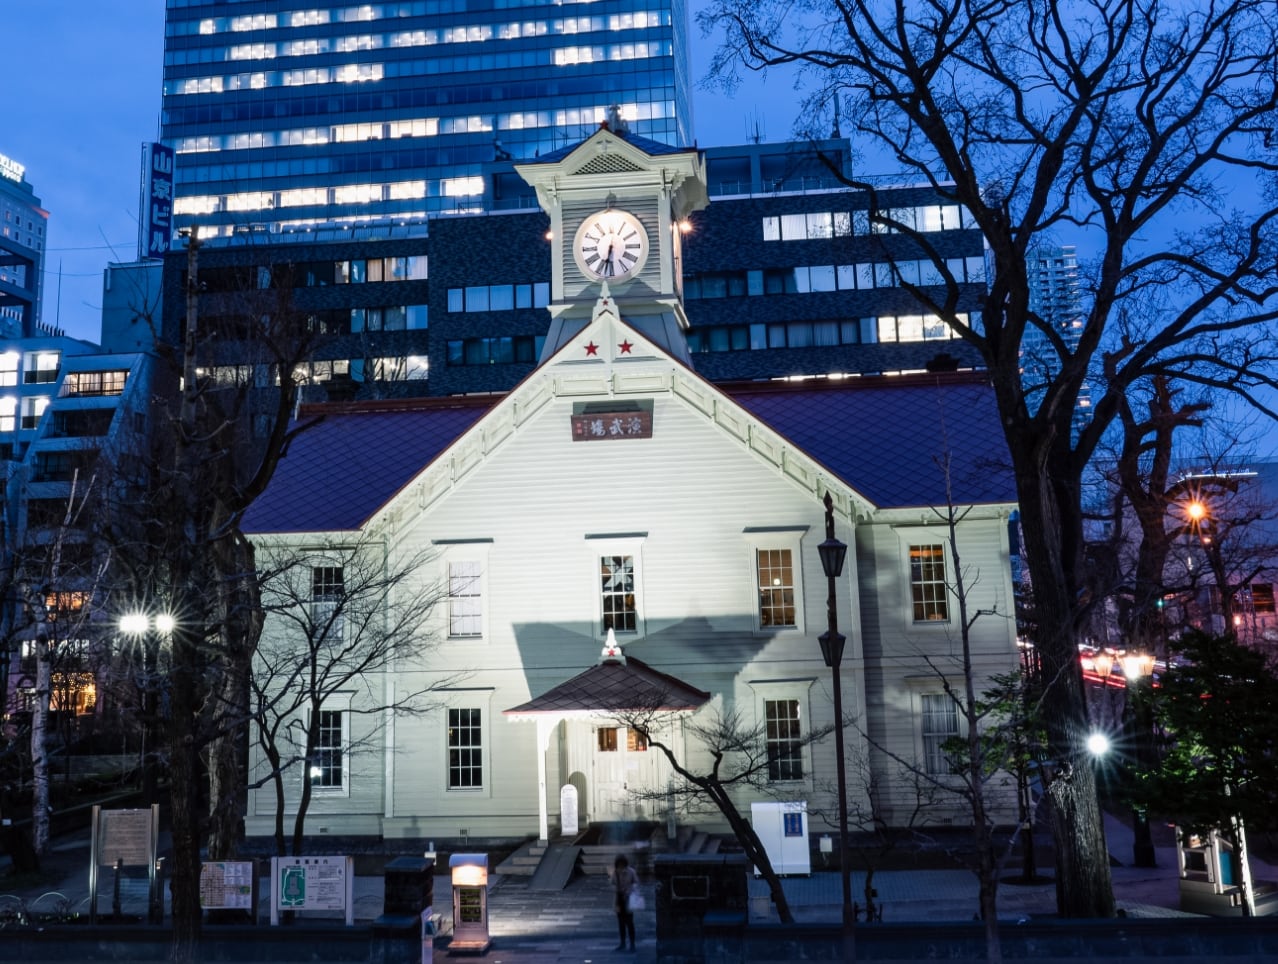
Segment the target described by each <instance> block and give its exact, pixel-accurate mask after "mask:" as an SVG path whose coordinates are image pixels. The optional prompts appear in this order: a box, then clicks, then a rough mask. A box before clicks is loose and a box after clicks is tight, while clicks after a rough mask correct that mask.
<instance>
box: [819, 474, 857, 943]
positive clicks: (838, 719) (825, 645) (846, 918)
mask: <svg viewBox="0 0 1278 964" xmlns="http://www.w3.org/2000/svg"><path fill="white" fill-rule="evenodd" d="M817 552H819V553H820V554H821V568H822V569H824V570H825V578H826V581H827V583H828V584H829V595H828V597H827V599H826V619H827V620H828V623H829V628H828V629H826V631H825V632H824V633H822V634H821V636H820V637H818V639H819V641H820V643H821V656H822V657H823V658H824V659H825V665H826V666H828V667H830V670H831V676H832V679H833V684H834V753H835V757H834V765H835V772H836V773H837V775H838V781H839V877H840V878H841V880H842V883H843V945H844V951H843V959H844V960H846V961H851V960H853V959H854V956H855V951H854V949H853V943H852V941H853V937H852V930H853V925H854V924H855V923H856V915H855V913H854V912H853V909H852V869H851V867H849V866H848V778H847V766H846V763H845V762H844V755H843V679H842V673H841V672H840V669H839V667H840V665H841V664H842V662H843V644H844V643H846V642H847V637H845V636H843V635H841V634H840V633H839V616H838V612H837V610H836V608H835V599H834V581H835V580H836V579H837V578H838V577H839V575H840V574H841V573H842V572H843V561H844V560H845V559H846V558H847V555H848V547H847V545H846V543H843V542H840V541H839V540H838V539H836V538H834V499H833V498H831V497H830V493H829V492H828V491H827V492H826V493H825V541H824V542H823V543H821V544H820V545H819V546H817Z"/></svg>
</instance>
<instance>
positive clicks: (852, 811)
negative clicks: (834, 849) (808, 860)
mask: <svg viewBox="0 0 1278 964" xmlns="http://www.w3.org/2000/svg"><path fill="white" fill-rule="evenodd" d="M847 775H848V785H849V786H852V787H856V788H857V789H858V791H860V792H858V793H857V794H855V795H853V796H852V798H851V799H850V800H849V801H848V850H849V851H855V852H856V854H857V857H858V860H859V863H860V864H861V865H862V866H864V867H865V879H864V881H863V883H862V888H861V894H862V896H863V897H864V898H865V919H866V920H867V921H872V920H880V921H881V920H882V919H883V906H882V905H881V904H879V903H878V891H877V889H876V888H875V886H874V875H875V872H876V871H877V870H878V868H879V867H880V866H881V865H882V864H883V862H884V861H885V860H886V859H887V858H888V857H889V856H890V855H891V854H892V853H893V852H894V851H895V850H896V849H897V848H898V847H900V846H901V845H902V844H904V843H906V842H907V841H909V840H911V839H921V838H922V837H923V835H924V831H923V830H922V827H923V826H925V825H926V823H927V821H928V818H929V816H930V815H931V814H932V812H933V811H934V810H935V808H936V807H937V805H938V803H939V802H940V801H941V799H942V797H943V796H944V795H943V794H942V792H941V791H940V789H939V788H938V787H937V785H936V783H935V782H934V781H932V780H929V779H926V778H924V777H923V776H922V775H921V774H919V773H918V772H917V770H916V768H914V767H908V766H900V765H898V766H896V767H895V772H894V773H891V774H885V773H883V772H881V770H879V769H876V768H875V766H874V764H873V762H872V761H871V759H870V756H869V754H867V753H859V752H852V753H849V754H848V761H847ZM902 787H904V788H906V793H907V794H908V796H909V800H910V803H909V811H908V813H907V814H906V816H905V818H904V819H903V820H902V819H901V817H900V811H899V810H898V812H897V813H896V814H893V817H892V819H891V820H889V819H888V817H887V816H886V815H885V812H884V808H883V806H882V805H881V801H882V799H883V796H884V794H886V793H889V792H892V791H893V790H895V789H899V788H902ZM822 789H823V790H824V792H825V794H826V798H827V799H834V796H835V794H836V793H837V792H838V788H837V787H836V786H834V785H833V784H827V785H825V786H824V787H823V788H822ZM808 812H809V814H810V815H811V818H812V819H813V820H814V821H816V820H819V821H821V822H822V823H823V824H824V825H825V826H827V827H829V828H830V829H832V830H835V831H836V832H837V830H838V828H839V816H838V812H837V810H834V809H832V808H826V807H820V806H814V807H809V808H808ZM854 910H855V908H854Z"/></svg>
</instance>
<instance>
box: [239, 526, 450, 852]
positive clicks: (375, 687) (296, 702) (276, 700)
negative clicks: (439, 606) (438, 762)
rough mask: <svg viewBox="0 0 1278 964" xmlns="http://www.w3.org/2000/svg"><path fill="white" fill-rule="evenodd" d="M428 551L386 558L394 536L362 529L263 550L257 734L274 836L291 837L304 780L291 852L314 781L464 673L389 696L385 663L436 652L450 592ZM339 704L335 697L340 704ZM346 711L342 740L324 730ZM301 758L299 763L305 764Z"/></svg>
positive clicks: (424, 707) (298, 845)
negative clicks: (291, 785)
mask: <svg viewBox="0 0 1278 964" xmlns="http://www.w3.org/2000/svg"><path fill="white" fill-rule="evenodd" d="M427 561H428V557H427V556H426V555H424V554H419V555H415V556H412V557H411V558H407V559H404V560H399V561H390V562H388V560H387V557H386V547H385V546H384V545H383V544H382V543H381V542H379V541H377V540H374V539H372V538H368V537H361V538H359V539H357V540H355V541H353V542H350V543H328V544H325V545H323V546H319V547H312V546H308V547H306V548H304V549H300V550H299V549H295V548H293V547H272V548H268V549H265V550H262V551H260V552H259V553H258V563H259V565H260V566H261V567H262V573H263V582H262V606H263V611H264V612H265V613H266V618H267V629H266V632H265V633H264V635H263V638H262V640H261V641H260V642H259V644H258V647H257V651H256V653H255V655H254V659H253V673H252V679H251V685H252V688H253V717H254V724H255V726H254V734H255V739H256V742H257V745H258V747H259V749H260V750H261V753H262V756H263V758H264V760H265V762H266V772H265V774H264V775H263V776H261V777H260V778H259V779H258V780H256V781H255V782H254V783H253V784H252V786H263V785H265V784H268V783H269V784H270V785H271V786H272V787H273V788H274V791H275V847H276V852H277V853H278V854H279V855H280V856H283V855H285V854H286V853H289V850H288V849H287V848H286V841H285V823H284V821H285V814H286V811H287V808H286V802H287V798H288V795H289V794H288V785H287V784H286V778H288V777H290V776H293V777H295V778H296V779H295V782H296V784H297V785H298V787H299V790H300V796H299V797H298V799H297V809H296V812H295V815H294V817H293V827H292V839H291V846H292V851H291V852H292V853H293V854H294V855H298V854H301V853H302V848H303V846H304V843H305V826H306V815H307V812H308V809H309V807H310V804H311V801H312V789H313V787H315V786H323V785H325V783H326V782H327V781H329V780H330V779H332V778H335V777H345V778H349V771H348V769H347V768H349V766H350V761H351V760H352V759H354V758H357V757H358V755H359V754H358V751H359V750H360V749H361V748H370V747H373V746H375V745H376V741H377V738H378V736H379V734H380V733H382V731H383V730H384V728H385V726H386V724H387V722H388V720H389V718H390V717H392V716H406V715H412V716H417V715H421V714H422V713H425V712H427V711H429V710H431V709H432V708H434V707H435V705H436V704H435V703H434V701H432V699H431V694H432V693H433V692H435V691H437V690H439V689H441V688H447V687H449V686H455V685H456V684H457V682H458V681H459V677H456V676H453V677H448V678H446V679H437V680H435V681H434V682H432V683H431V684H430V685H429V686H425V687H422V688H420V689H417V690H413V691H410V692H395V694H394V695H393V696H388V692H389V691H388V690H387V689H386V688H385V686H384V685H383V681H384V679H385V677H386V675H387V674H390V673H393V672H395V670H396V669H397V668H401V667H403V666H404V665H405V664H406V663H410V662H411V663H413V664H414V665H416V664H417V663H418V661H420V660H423V659H426V658H428V657H429V654H430V652H431V650H432V649H433V648H434V646H435V644H436V642H437V640H438V636H437V633H436V632H435V631H434V630H433V629H432V628H431V627H432V620H431V614H432V612H433V610H434V608H435V605H436V603H437V602H438V601H439V600H440V598H441V595H440V592H439V590H438V589H436V590H433V591H432V590H430V589H429V588H425V587H423V585H422V583H421V578H422V570H423V568H424V565H425V563H426V562H427ZM339 697H340V698H341V702H340V707H341V708H340V709H339V710H333V709H332V708H333V707H334V706H336V705H338V701H339ZM328 713H342V714H348V715H349V716H350V717H353V718H355V719H357V720H360V721H362V722H361V723H360V725H358V726H356V725H354V724H351V725H349V726H348V727H347V728H346V729H347V732H348V733H349V738H348V739H347V740H346V741H345V742H344V743H343V745H342V746H340V747H334V746H332V745H331V744H327V743H323V742H322V741H321V729H322V725H323V723H324V721H325V720H326V714H328ZM299 769H300V770H301V773H300V775H299V774H298V773H297V771H298V770H299Z"/></svg>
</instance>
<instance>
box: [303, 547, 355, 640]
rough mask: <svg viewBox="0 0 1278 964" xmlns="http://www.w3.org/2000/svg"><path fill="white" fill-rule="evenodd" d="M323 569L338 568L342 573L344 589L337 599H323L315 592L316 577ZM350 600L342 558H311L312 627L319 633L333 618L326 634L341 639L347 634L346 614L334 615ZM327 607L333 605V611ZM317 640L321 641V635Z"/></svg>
mask: <svg viewBox="0 0 1278 964" xmlns="http://www.w3.org/2000/svg"><path fill="white" fill-rule="evenodd" d="M321 569H337V570H339V571H340V572H341V573H342V591H341V593H340V595H338V598H336V599H321V598H319V597H317V596H316V594H315V577H316V574H317V573H318V571H319V570H321ZM348 600H349V596H348V591H347V589H346V567H345V566H344V565H342V563H341V561H340V560H330V559H323V558H317V559H313V560H311V598H310V620H311V626H312V629H313V630H314V631H315V633H316V634H319V633H320V631H321V630H323V629H324V625H325V623H327V622H328V620H329V619H330V618H331V619H332V622H331V623H330V624H329V625H328V628H327V631H326V632H325V633H324V635H325V636H332V637H333V638H334V639H335V640H341V639H344V638H345V635H346V616H345V612H344V611H343V612H338V613H336V615H333V612H335V611H336V610H337V609H338V608H339V607H340V608H342V609H343V610H344V609H345V607H346V605H347V602H348ZM327 607H332V611H328V612H326V611H325V610H326V608H327ZM316 642H319V636H318V635H317V636H316Z"/></svg>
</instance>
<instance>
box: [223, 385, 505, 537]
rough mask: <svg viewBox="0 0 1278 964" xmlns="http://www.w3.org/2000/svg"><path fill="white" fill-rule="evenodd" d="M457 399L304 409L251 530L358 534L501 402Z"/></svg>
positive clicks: (250, 515) (249, 516) (253, 510)
mask: <svg viewBox="0 0 1278 964" xmlns="http://www.w3.org/2000/svg"><path fill="white" fill-rule="evenodd" d="M493 401H494V400H493V399H491V398H484V399H479V400H472V399H464V398H455V399H454V398H449V399H439V400H429V401H428V400H417V401H414V402H402V401H401V402H386V401H381V402H367V403H351V404H344V405H329V406H313V407H308V408H304V409H303V410H302V413H301V421H303V422H305V421H307V420H308V419H309V418H314V417H316V415H321V414H322V419H321V421H319V422H318V423H317V424H316V425H314V426H312V427H311V428H308V429H306V430H305V431H303V432H302V433H301V434H299V435H298V436H297V437H296V438H295V439H294V440H293V443H292V445H290V446H289V450H288V454H287V455H286V456H285V457H284V458H283V459H282V460H281V461H280V465H279V468H278V469H277V470H276V473H275V476H274V478H273V479H272V480H271V484H270V486H269V487H268V488H267V490H266V491H265V492H264V493H263V494H262V495H261V496H260V497H259V498H258V499H257V501H255V502H254V503H253V505H252V506H250V507H249V510H248V512H247V513H245V516H244V522H243V526H244V531H245V532H252V533H256V534H266V533H277V532H351V531H354V530H356V529H358V528H359V527H360V526H362V525H363V524H364V523H365V522H367V521H368V519H369V518H370V517H371V516H372V515H373V513H375V512H376V511H377V510H378V509H380V508H381V507H382V506H383V505H385V504H386V503H387V502H388V501H389V500H390V499H391V498H392V497H394V495H395V493H396V492H398V491H399V490H400V489H401V488H403V487H404V486H405V485H406V484H408V482H409V481H411V480H412V479H413V478H414V477H415V476H416V475H417V474H418V473H419V472H421V470H422V469H423V468H425V467H426V466H427V465H429V464H430V463H431V462H432V461H434V459H435V457H436V456H437V455H439V453H440V452H442V451H443V450H444V449H446V448H447V447H448V446H449V445H451V444H452V443H453V442H454V441H456V440H457V438H458V437H459V436H461V435H462V434H463V433H464V432H465V431H466V429H468V428H470V426H471V425H473V424H474V423H475V422H476V421H477V420H478V419H479V417H480V416H481V415H483V414H484V412H486V411H487V410H488V409H489V408H490V407H491V406H492V404H493Z"/></svg>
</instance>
